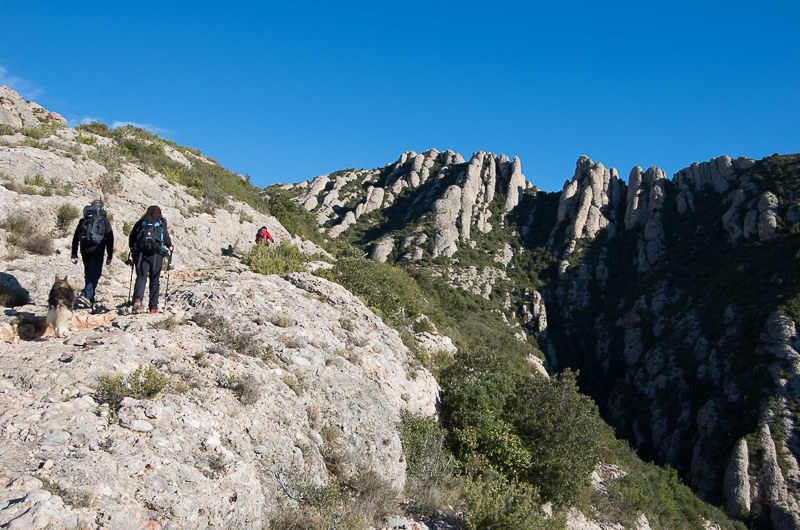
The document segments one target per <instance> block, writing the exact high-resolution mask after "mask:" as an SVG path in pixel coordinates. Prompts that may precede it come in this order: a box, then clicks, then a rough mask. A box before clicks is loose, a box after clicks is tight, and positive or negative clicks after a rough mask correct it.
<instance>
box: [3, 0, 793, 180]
mask: <svg viewBox="0 0 800 530" xmlns="http://www.w3.org/2000/svg"><path fill="white" fill-rule="evenodd" d="M798 4H800V3H798V2H796V1H780V2H770V1H763V2H739V1H732V2H724V3H722V2H697V1H695V2H682V1H675V2H664V3H658V2H635V3H633V2H609V3H600V2H594V3H587V2H548V3H546V4H545V3H538V2H504V1H497V2H480V3H478V2H470V1H462V2H416V1H405V2H338V3H337V2H308V1H307V2H303V1H298V2H281V3H277V2H275V3H273V2H266V3H265V2H226V3H222V2H204V1H193V2H167V1H162V2H147V1H143V2H107V1H105V2H99V1H91V0H89V1H84V2H74V3H73V2H61V1H58V2H56V1H38V2H31V1H29V0H26V1H14V0H11V1H9V0H3V2H2V4H1V6H2V7H0V12H2V13H3V18H4V19H5V23H4V24H3V26H4V27H3V31H2V32H1V33H0V84H5V85H8V86H10V87H11V88H13V89H15V90H17V91H18V92H20V93H21V94H22V95H23V96H24V97H25V98H26V99H30V100H33V101H36V102H38V103H40V104H41V105H43V106H44V107H45V108H47V109H49V110H53V111H56V112H59V113H61V114H62V115H64V116H65V117H66V118H67V119H69V120H70V123H71V124H77V123H80V122H81V120H86V119H95V120H98V121H102V122H104V123H107V124H109V125H114V124H118V123H124V122H132V123H135V124H139V125H141V126H145V127H146V128H149V129H151V130H153V131H154V132H157V133H158V134H159V135H160V136H162V137H165V138H169V139H171V140H174V141H176V142H178V143H179V144H182V145H187V146H190V147H195V148H198V149H201V150H202V151H203V153H205V154H206V155H209V156H212V157H214V158H216V159H217V160H218V161H219V162H220V163H221V164H222V165H224V166H225V167H227V168H229V169H231V170H233V171H237V172H239V173H242V174H249V175H250V176H251V178H252V182H253V183H254V184H256V185H259V186H267V185H269V184H274V183H277V182H298V181H301V180H307V179H311V178H313V177H315V176H317V175H320V174H324V173H329V172H332V171H335V170H337V169H344V168H349V167H355V168H375V167H382V166H383V165H385V164H387V163H391V162H394V161H395V160H397V158H398V157H399V156H400V154H401V153H403V152H404V151H407V150H414V151H417V152H421V151H425V150H427V149H430V148H436V149H439V150H442V151H443V150H446V149H453V150H454V151H457V152H459V153H461V154H462V155H464V157H465V158H469V157H470V156H471V154H472V153H473V152H474V151H478V150H484V151H489V152H493V153H505V154H507V155H509V156H511V157H513V156H519V157H520V158H521V160H522V169H523V172H524V173H525V175H526V177H527V178H528V180H530V181H531V182H532V183H533V184H535V185H536V186H538V187H539V188H540V189H544V190H548V191H557V190H560V189H561V187H562V185H563V183H564V181H565V180H566V179H569V178H571V177H572V174H573V172H574V168H575V161H576V160H577V158H578V157H579V156H580V155H587V156H589V157H591V158H592V159H593V160H595V161H600V162H602V163H603V164H605V165H606V166H608V167H616V168H618V170H619V173H620V175H621V176H622V177H623V178H624V179H626V180H627V177H628V173H629V172H630V169H631V168H632V167H633V166H635V165H641V166H643V167H645V168H646V167H649V166H659V167H661V168H662V169H664V170H665V171H666V172H667V174H668V175H672V174H673V173H674V172H676V171H677V170H679V169H681V168H682V167H685V166H688V165H690V164H691V163H692V162H694V161H704V160H708V159H710V158H712V157H715V156H719V155H723V154H727V155H730V156H733V157H738V156H749V157H753V158H761V157H764V156H768V155H771V154H772V153H775V152H778V153H790V152H798V151H800V39H798V37H797V21H798V20H800V7H798Z"/></svg>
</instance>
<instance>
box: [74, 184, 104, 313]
mask: <svg viewBox="0 0 800 530" xmlns="http://www.w3.org/2000/svg"><path fill="white" fill-rule="evenodd" d="M79 247H80V250H81V258H82V259H83V277H84V281H85V285H84V287H83V291H81V293H80V294H79V295H78V299H77V305H78V307H84V308H91V307H92V306H94V296H95V292H96V289H97V282H99V281H100V275H101V274H103V257H104V255H105V254H106V253H107V254H108V257H107V258H106V265H111V258H112V257H113V255H114V230H113V229H112V228H111V223H110V222H109V221H108V218H107V217H106V211H105V210H104V209H103V201H101V200H100V199H96V200H94V201H92V204H91V206H87V207H86V208H84V209H83V219H81V220H80V221H79V222H78V228H76V229H75V235H74V236H73V237H72V254H71V258H70V259H71V260H72V263H78V248H79Z"/></svg>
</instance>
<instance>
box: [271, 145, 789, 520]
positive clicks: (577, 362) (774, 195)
mask: <svg viewBox="0 0 800 530" xmlns="http://www.w3.org/2000/svg"><path fill="white" fill-rule="evenodd" d="M798 158H800V157H798V155H787V156H778V155H776V156H774V157H769V158H768V159H765V160H762V161H756V160H753V159H749V158H745V157H740V158H738V159H732V158H730V157H728V156H721V157H717V158H714V159H712V160H710V161H708V162H702V163H694V164H692V165H690V166H688V167H687V168H685V169H683V170H681V171H679V172H678V173H677V174H676V175H674V177H673V178H672V179H669V178H667V176H666V175H665V174H664V172H663V171H661V170H660V169H658V168H655V167H651V168H649V169H648V170H646V171H645V170H643V169H642V168H641V167H638V166H637V167H635V168H633V169H632V170H631V172H630V175H629V178H628V182H627V183H626V182H624V181H623V180H622V179H620V177H619V175H618V173H617V171H616V170H615V169H613V168H612V169H608V168H606V167H605V166H604V165H603V164H601V163H599V162H594V161H592V160H591V159H589V158H588V157H585V156H583V157H580V158H579V159H578V161H577V163H576V169H575V173H574V175H573V177H572V179H570V180H567V181H566V182H565V184H564V188H563V190H562V191H561V192H560V193H558V194H548V193H543V192H539V191H538V190H537V189H536V187H535V186H534V185H532V184H531V183H529V182H527V181H526V180H525V179H524V177H522V173H521V168H520V163H519V160H518V159H515V161H514V162H513V163H509V162H508V160H509V159H508V157H506V156H504V155H500V156H497V155H492V154H486V153H483V152H480V153H475V154H474V155H473V157H472V158H471V159H470V161H469V162H466V161H464V159H463V158H462V157H460V156H459V155H457V154H454V153H452V152H445V153H439V152H438V151H436V150H431V151H427V152H425V153H422V154H416V153H414V152H408V153H405V154H403V155H402V156H401V158H400V159H398V161H397V162H395V163H394V164H389V165H387V166H386V167H385V168H383V169H377V170H371V171H366V170H360V171H344V172H339V173H337V174H332V175H327V176H321V177H317V179H315V180H314V181H313V182H312V183H300V184H297V185H291V186H289V185H286V186H284V189H286V190H288V191H290V192H291V193H294V194H295V196H296V200H297V201H298V202H299V203H300V204H302V205H303V206H304V207H305V208H306V209H308V210H309V211H310V212H311V213H312V214H316V215H317V220H318V221H320V224H321V229H322V230H323V231H325V233H326V234H327V235H328V236H329V237H338V238H340V239H342V238H345V239H346V240H347V241H351V242H353V243H354V244H356V245H358V246H360V247H362V248H364V249H365V250H366V251H369V252H370V256H371V257H372V258H373V259H375V260H378V261H389V262H398V263H405V264H407V265H413V266H415V267H418V268H420V269H427V270H433V271H438V272H435V274H441V276H442V277H443V278H449V279H450V281H451V283H452V284H453V285H458V286H460V287H461V288H463V289H465V290H469V291H472V292H476V293H480V294H481V295H483V296H484V297H485V298H487V299H491V298H492V297H494V296H495V295H497V294H500V295H501V297H498V298H499V300H498V306H497V308H498V309H497V310H498V311H501V312H503V313H504V315H505V317H506V318H507V321H508V322H509V325H511V326H512V327H514V326H516V327H517V329H524V330H525V332H524V333H522V332H520V333H518V336H519V337H520V339H522V340H534V341H536V342H538V344H539V347H540V348H541V349H542V350H543V352H545V355H544V356H545V357H546V361H547V363H548V364H549V365H550V366H551V369H556V368H558V367H562V368H563V367H565V366H572V367H576V368H580V369H581V370H582V372H583V374H584V376H583V377H584V379H583V387H584V388H587V389H590V390H589V393H590V395H592V396H593V397H594V398H595V399H596V400H597V401H598V403H599V404H600V406H601V410H603V411H604V412H605V417H606V418H607V419H608V421H610V423H611V424H612V425H614V426H615V427H616V428H617V429H618V432H620V433H622V434H624V435H625V436H626V437H627V438H628V439H629V440H631V441H632V442H633V443H634V444H635V445H636V446H637V447H639V448H640V449H641V450H643V451H644V453H645V455H649V457H650V458H653V459H654V460H656V461H657V462H660V463H666V464H670V465H671V466H673V467H675V468H676V469H678V470H679V471H680V472H681V474H682V476H684V478H685V480H687V482H689V483H690V484H692V486H693V487H694V488H695V490H696V491H698V492H699V493H700V494H701V495H702V496H703V497H704V498H707V499H709V500H713V501H715V502H719V503H726V505H727V506H728V510H729V513H731V514H732V515H741V514H745V516H746V517H748V518H751V519H752V520H754V521H760V523H759V524H763V525H766V527H775V528H797V527H798V526H800V509H798V508H799V507H800V503H798V500H800V499H798V497H797V496H796V494H795V493H794V492H795V489H796V487H797V485H798V484H797V480H798V477H800V475H798V473H797V471H796V470H797V469H798V464H797V459H798V455H800V451H799V450H798V448H799V447H800V443H798V440H800V438H798V437H797V434H795V418H796V410H797V407H796V405H795V400H796V399H797V398H798V397H800V396H799V395H798V394H797V390H796V387H795V384H794V383H793V381H795V380H796V379H795V377H796V376H797V375H798V372H797V366H798V365H797V360H798V359H800V357H798V348H797V345H798V339H797V332H796V322H797V319H798V318H800V313H798V312H797V311H796V308H797V307H798V306H797V304H796V302H795V301H796V300H797V299H798V297H799V296H800V290H798V279H797V275H796V274H795V273H794V272H793V270H792V269H795V268H796V265H795V264H794V262H795V261H796V260H797V259H798V255H797V248H798V242H797V235H796V234H797V229H798V224H797V223H798V220H800V215H798V212H799V211H800V202H798V197H800V185H798V177H797V176H798V175H800V168H798ZM426 169H427V171H426ZM423 174H424V175H425V177H424V178H423V177H422V175H423ZM398 183H400V184H398ZM331 197H333V198H334V199H333V200H332V199H331ZM470 249H473V250H479V251H480V252H482V253H485V255H487V256H489V257H490V258H491V259H490V260H485V259H483V258H481V257H480V255H478V254H475V253H470ZM542 252H545V253H546V254H547V255H549V256H552V259H553V260H554V265H552V266H547V265H541V264H540V265H534V266H535V267H540V268H536V269H535V270H531V269H530V268H529V267H530V263H531V262H530V261H525V260H526V259H528V260H530V258H531V256H535V255H542V254H541V253H542ZM525 256H528V258H526V257H525ZM442 257H447V258H450V260H449V261H442V259H441V258H442ZM476 260H477V261H476ZM721 260H723V261H721ZM526 263H527V264H528V265H526ZM520 268H523V269H526V270H524V271H523V270H520ZM701 279H706V281H705V282H704V281H703V280H701ZM733 285H735V286H737V288H738V291H739V292H740V293H741V295H740V296H735V292H734V291H732V290H731V289H730V287H731V286H733ZM779 286H781V287H779ZM579 352H580V353H579ZM753 370H756V372H757V373H758V374H759V375H758V377H751V375H750V374H751V373H752V371H753ZM762 374H763V377H762ZM766 374H770V375H769V376H767V375H766ZM698 388H702V390H699V391H698ZM674 398H677V401H675V399H674ZM767 433H768V434H770V436H767ZM769 440H772V442H770V441H769ZM743 448H746V449H747V450H748V451H747V452H748V454H749V460H747V459H743V450H744V449H743ZM743 462H746V464H747V465H744V464H743ZM770 484H771V485H777V486H774V487H773V486H769V485H770ZM744 491H749V495H745V494H743V493H742V492H744Z"/></svg>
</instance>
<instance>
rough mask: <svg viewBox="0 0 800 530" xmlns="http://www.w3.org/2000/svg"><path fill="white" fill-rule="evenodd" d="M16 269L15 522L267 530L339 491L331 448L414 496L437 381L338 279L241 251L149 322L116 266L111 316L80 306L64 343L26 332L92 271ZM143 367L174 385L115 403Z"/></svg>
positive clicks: (9, 341)
mask: <svg viewBox="0 0 800 530" xmlns="http://www.w3.org/2000/svg"><path fill="white" fill-rule="evenodd" d="M178 256H179V253H177V252H176V263H177V258H178ZM4 265H5V266H4V269H5V270H4V272H3V273H2V274H4V275H8V276H12V277H13V278H14V279H15V280H16V281H17V282H18V283H19V284H20V285H21V286H22V287H24V288H25V289H28V290H29V291H30V296H31V303H30V304H28V305H25V306H21V307H17V308H14V309H7V310H6V312H5V314H4V315H3V316H2V321H3V332H4V333H5V334H6V336H5V339H6V340H5V341H3V342H0V366H2V367H3V368H2V378H0V411H2V412H0V437H2V440H3V451H2V457H1V458H2V461H0V468H1V469H2V474H0V485H1V486H2V488H0V525H1V526H3V527H8V528H50V527H52V528H56V527H65V528H79V527H81V525H84V526H85V527H106V528H186V527H191V528H211V527H218V528H219V527H224V528H244V527H247V528H250V527H258V526H260V525H261V524H262V523H264V522H265V517H267V516H268V515H269V514H270V513H274V512H275V510H277V509H278V507H279V505H280V504H281V503H283V502H285V501H287V497H286V495H285V494H284V493H283V491H284V488H285V487H286V484H287V483H288V484H293V485H295V486H297V485H300V484H301V483H302V484H317V485H319V484H322V483H324V482H326V481H327V475H328V469H327V467H326V461H325V457H324V455H330V454H331V452H333V453H335V454H336V455H338V456H337V462H338V465H339V466H340V468H339V472H341V473H343V474H345V475H348V476H352V475H353V474H356V473H358V472H361V471H364V470H371V471H374V472H376V473H377V474H378V475H380V476H381V477H382V478H383V479H384V480H386V481H388V482H389V483H391V484H392V485H393V486H395V487H402V485H403V483H404V480H405V462H404V457H403V453H402V448H401V444H400V440H399V438H398V434H397V429H396V424H397V423H398V422H399V413H400V411H401V410H411V411H413V412H421V413H426V414H431V413H433V412H434V410H435V406H436V401H437V399H438V392H439V390H438V386H437V384H436V381H435V380H434V379H433V377H432V376H431V375H430V374H429V373H428V372H427V371H426V370H424V369H422V368H421V367H419V366H416V365H415V362H414V361H413V357H411V356H410V355H409V353H408V350H407V349H406V348H405V346H403V344H402V341H401V340H400V337H399V335H398V334H397V333H396V332H395V331H394V330H391V329H390V328H388V327H387V326H385V325H384V324H383V323H382V322H381V320H380V319H379V318H378V317H376V316H375V315H374V314H373V313H372V312H371V311H369V310H368V309H367V308H366V307H365V306H364V305H363V303H361V302H360V301H359V300H358V299H357V298H355V297H354V296H352V295H351V294H350V293H349V292H347V291H346V290H344V289H343V288H342V287H340V286H338V285H337V284H334V283H331V282H328V281H326V280H323V279H320V278H317V277H314V276H311V275H309V274H300V273H295V274H292V275H289V276H287V277H285V278H281V277H279V276H263V275H258V274H254V273H252V272H249V271H248V270H247V269H246V268H245V267H244V266H243V265H241V264H240V263H239V262H238V260H235V259H232V258H230V259H227V260H220V262H219V264H217V265H215V266H213V267H209V268H206V269H199V270H190V269H185V268H180V267H178V266H176V267H175V268H174V269H173V270H172V271H171V273H170V285H169V289H170V295H169V301H168V303H167V305H166V308H165V309H166V311H164V312H162V313H159V314H155V315H152V314H136V315H134V314H130V313H129V311H128V310H127V307H126V305H125V302H126V301H127V298H128V290H129V281H130V269H129V268H128V267H127V266H126V265H125V264H124V263H123V262H121V261H118V260H117V259H116V258H115V261H114V263H113V264H112V265H111V267H108V268H106V270H105V271H104V275H103V278H102V279H101V283H100V286H99V289H98V291H99V295H98V296H99V300H100V302H101V303H102V305H104V306H105V307H106V308H108V311H105V312H99V313H98V314H94V315H91V314H88V312H87V311H82V310H78V311H76V312H75V317H74V319H73V325H72V326H71V330H70V333H69V335H68V337H66V338H65V339H58V338H56V337H54V336H53V335H51V334H50V333H46V334H44V335H42V336H37V335H38V332H37V331H36V329H37V326H35V325H31V324H21V323H20V322H30V321H31V320H37V319H38V320H39V321H41V319H42V318H43V316H44V315H45V313H46V310H47V307H46V298H47V293H48V291H49V287H50V284H52V281H53V278H54V276H55V274H60V275H63V273H64V272H66V271H70V273H69V276H70V279H71V281H72V283H73V286H74V287H76V288H77V289H80V287H82V268H81V267H80V265H75V266H72V264H71V263H69V261H68V255H65V254H63V253H62V254H61V255H53V256H49V257H33V256H27V257H25V258H23V259H20V260H15V261H13V262H10V263H5V264H4ZM8 276H6V279H7V278H8ZM165 284H166V277H165V275H164V276H163V277H162V304H163V289H164V288H165ZM198 315H200V316H199V317H198ZM31 316H34V317H35V318H34V319H31ZM204 316H207V317H208V318H205V320H204V318H203V317H204ZM198 321H199V322H200V323H202V324H204V325H205V326H206V327H203V326H201V325H200V324H198ZM15 331H16V332H17V333H16V334H15ZM19 335H22V336H24V337H25V338H26V339H29V340H25V339H22V338H20V336H19ZM31 337H35V338H32V340H30V339H31ZM237 349H238V350H239V352H244V353H239V352H237V351H236V350H237ZM136 370H138V371H139V372H138V373H140V374H144V373H145V372H146V371H148V370H149V371H151V372H150V373H151V374H156V375H158V376H159V377H162V378H163V379H164V381H165V382H166V384H165V386H164V388H163V390H162V391H161V392H160V393H159V394H158V395H157V396H155V397H153V398H151V399H134V398H132V397H124V398H123V399H121V401H120V402H119V403H118V404H116V406H118V410H114V403H109V400H108V399H104V398H103V396H102V393H101V392H100V391H99V390H98V388H99V383H100V381H101V380H103V378H106V379H108V378H109V377H111V376H114V375H118V376H120V377H127V376H129V375H130V374H132V373H134V372H135V371H136ZM331 432H335V433H336V434H337V435H338V436H336V437H335V438H334V437H333V436H331V434H330V433H331Z"/></svg>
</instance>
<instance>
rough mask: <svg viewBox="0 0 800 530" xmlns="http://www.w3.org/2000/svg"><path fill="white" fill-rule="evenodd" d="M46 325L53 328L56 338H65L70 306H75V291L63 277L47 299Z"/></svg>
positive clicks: (70, 311)
mask: <svg viewBox="0 0 800 530" xmlns="http://www.w3.org/2000/svg"><path fill="white" fill-rule="evenodd" d="M47 304H48V306H49V307H48V310H47V325H48V326H50V327H51V328H53V332H55V334H56V337H65V336H66V335H67V329H69V321H70V320H72V306H73V305H74V304H75V291H74V290H73V289H72V287H71V286H70V284H69V282H68V281H67V277H66V276H64V279H63V280H59V279H58V275H56V281H55V282H54V283H53V287H52V288H51V289H50V296H48V297H47Z"/></svg>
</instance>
